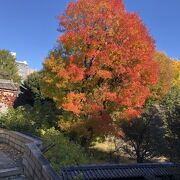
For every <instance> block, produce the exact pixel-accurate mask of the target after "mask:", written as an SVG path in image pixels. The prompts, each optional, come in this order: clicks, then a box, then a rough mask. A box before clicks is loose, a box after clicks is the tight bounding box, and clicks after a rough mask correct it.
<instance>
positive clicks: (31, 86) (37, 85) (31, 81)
mask: <svg viewBox="0 0 180 180" xmlns="http://www.w3.org/2000/svg"><path fill="white" fill-rule="evenodd" d="M42 78H43V73H42V71H38V72H34V73H32V74H30V75H29V76H28V78H27V80H25V81H24V84H23V86H24V87H25V88H26V89H28V90H29V91H31V94H32V99H34V100H40V99H45V97H44V96H43V94H42V91H41V80H42Z"/></svg>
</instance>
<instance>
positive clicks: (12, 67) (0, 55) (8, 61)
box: [0, 49, 21, 83]
mask: <svg viewBox="0 0 180 180" xmlns="http://www.w3.org/2000/svg"><path fill="white" fill-rule="evenodd" d="M0 79H8V80H13V81H14V82H16V83H19V82H20V80H21V77H20V76H19V74H18V68H17V66H16V58H15V57H14V56H13V55H12V54H11V53H10V52H9V51H8V50H4V49H0Z"/></svg>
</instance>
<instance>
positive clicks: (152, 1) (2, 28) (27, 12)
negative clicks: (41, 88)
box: [0, 0, 180, 69]
mask: <svg viewBox="0 0 180 180" xmlns="http://www.w3.org/2000/svg"><path fill="white" fill-rule="evenodd" d="M68 2H69V1H68V0H0V49H9V50H11V51H14V52H16V53H17V59H18V60H26V61H27V62H28V63H29V65H30V66H31V67H32V68H36V69H40V68H41V67H42V62H43V60H44V58H45V57H46V55H47V54H48V52H49V50H51V49H52V48H53V47H54V46H55V45H56V40H57V38H58V36H59V34H60V33H59V32H58V31H57V28H58V20H57V16H58V15H60V14H62V13H63V11H64V9H65V7H66V6H67V4H68ZM124 2H125V5H126V9H127V10H128V11H131V12H138V13H139V15H140V16H141V18H142V20H143V22H144V23H145V24H146V26H147V27H148V29H149V31H150V33H151V35H152V36H153V38H154V40H155V42H156V46H157V49H158V50H161V51H164V52H166V53H167V54H168V55H169V56H171V57H174V58H178V59H180V0H124Z"/></svg>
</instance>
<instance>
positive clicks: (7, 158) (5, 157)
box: [0, 144, 22, 169]
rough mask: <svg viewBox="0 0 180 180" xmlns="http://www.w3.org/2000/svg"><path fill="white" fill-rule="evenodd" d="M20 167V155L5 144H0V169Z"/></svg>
mask: <svg viewBox="0 0 180 180" xmlns="http://www.w3.org/2000/svg"><path fill="white" fill-rule="evenodd" d="M21 165H22V154H21V153H20V152H18V151H17V150H15V149H13V148H11V147H10V146H8V145H6V144H0V169H4V168H12V167H19V166H21Z"/></svg>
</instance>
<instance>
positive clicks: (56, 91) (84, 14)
mask: <svg viewBox="0 0 180 180" xmlns="http://www.w3.org/2000/svg"><path fill="white" fill-rule="evenodd" d="M59 19H60V27H61V29H62V31H63V34H62V35H61V36H60V37H59V43H60V44H61V45H62V47H63V50H62V52H61V56H59V57H58V58H56V57H54V53H52V54H50V56H49V57H48V58H47V59H46V61H45V62H44V68H45V70H46V72H47V73H46V75H45V77H44V80H45V82H46V88H47V89H46V90H45V91H46V94H47V95H48V96H50V97H51V98H53V99H54V100H55V101H56V102H57V105H58V106H59V107H63V109H64V110H66V111H70V112H73V113H74V114H75V115H77V116H80V115H88V114H92V113H93V114H94V113H95V114H96V113H98V114H100V115H102V112H104V111H105V112H114V111H116V110H118V111H120V112H121V116H122V117H127V118H129V117H131V116H138V115H140V113H141V107H142V106H143V104H144V102H145V100H146V98H147V97H148V96H149V95H150V94H151V92H150V88H149V86H150V85H152V84H155V83H156V82H157V72H158V66H157V64H156V63H155V62H154V60H153V55H154V50H155V45H154V41H153V40H152V38H151V37H150V36H149V34H148V31H147V29H146V27H145V26H144V25H143V23H142V21H141V20H140V18H139V16H138V15H137V14H135V13H128V12H127V11H126V10H125V8H124V5H123V3H122V1H119V0H112V1H109V0H90V1H85V0H78V1H77V2H71V3H69V5H68V7H67V9H66V10H65V12H64V15H62V16H60V17H59Z"/></svg>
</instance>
